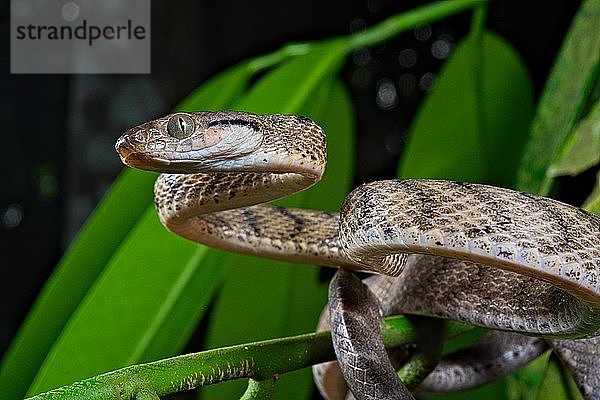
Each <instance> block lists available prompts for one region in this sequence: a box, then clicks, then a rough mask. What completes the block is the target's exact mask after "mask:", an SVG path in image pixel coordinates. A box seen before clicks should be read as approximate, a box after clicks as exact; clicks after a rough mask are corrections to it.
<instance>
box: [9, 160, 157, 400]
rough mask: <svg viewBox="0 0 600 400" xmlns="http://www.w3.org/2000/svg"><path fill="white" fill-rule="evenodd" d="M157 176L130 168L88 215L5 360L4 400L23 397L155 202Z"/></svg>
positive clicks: (38, 298)
mask: <svg viewBox="0 0 600 400" xmlns="http://www.w3.org/2000/svg"><path fill="white" fill-rule="evenodd" d="M154 177H155V175H153V174H147V173H143V172H140V171H134V170H126V171H124V172H123V173H122V174H121V175H120V176H119V178H118V179H117V180H116V181H115V183H114V184H113V186H112V188H111V189H110V191H109V193H108V194H107V196H106V197H105V198H104V200H103V201H102V202H101V203H100V204H99V205H98V206H97V207H96V210H95V211H94V212H93V213H92V215H91V216H90V217H89V218H88V220H87V222H86V224H85V225H84V227H83V228H82V229H81V231H80V232H79V234H78V235H77V237H76V238H75V240H74V241H73V243H72V245H71V247H69V249H68V251H67V252H66V253H65V255H64V256H63V258H62V260H61V261H60V263H59V264H58V265H57V267H56V269H55V271H54V272H53V273H52V276H51V277H50V278H49V280H48V282H47V283H46V285H45V287H44V288H43V290H42V291H41V293H40V294H39V295H38V297H37V299H36V301H35V304H34V305H33V307H32V309H31V311H30V312H29V314H28V315H27V318H26V319H25V321H24V322H23V325H22V326H21V328H20V329H19V332H18V334H17V336H16V337H15V339H14V340H13V342H12V344H11V346H10V348H9V349H8V350H7V352H6V354H5V356H4V357H3V359H2V364H1V365H0V393H2V397H3V398H4V399H7V400H8V399H21V398H23V396H24V395H25V392H26V391H27V388H28V386H29V384H30V383H31V381H32V380H33V378H34V376H35V374H36V372H37V371H38V369H39V367H40V365H41V364H42V362H43V361H44V358H45V357H46V355H47V354H48V351H49V350H50V348H51V347H52V345H53V343H54V341H55V340H56V339H57V338H58V336H59V335H60V333H61V331H62V329H63V327H64V325H65V323H66V321H67V320H68V319H69V317H70V316H71V314H72V313H73V311H74V310H75V308H76V307H77V305H78V304H79V302H80V301H81V299H82V298H83V297H84V296H85V293H86V292H87V291H88V289H89V288H90V287H91V286H92V284H93V282H94V281H95V279H96V278H97V277H98V275H99V274H100V272H101V271H102V269H103V268H104V265H105V264H106V263H107V262H108V260H109V259H110V257H111V256H112V254H113V253H114V251H115V249H116V248H117V247H118V246H119V244H120V242H121V241H122V240H123V238H124V237H126V235H127V234H128V233H129V230H130V229H131V227H132V226H133V225H134V224H135V221H136V220H137V219H138V218H139V217H140V216H141V215H142V214H143V212H144V210H145V209H146V207H147V206H148V205H149V204H150V203H151V202H152V182H153V181H154ZM65 383H66V382H65Z"/></svg>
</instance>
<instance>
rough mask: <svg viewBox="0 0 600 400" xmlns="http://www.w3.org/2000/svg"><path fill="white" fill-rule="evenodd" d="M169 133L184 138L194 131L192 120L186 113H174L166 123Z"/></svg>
mask: <svg viewBox="0 0 600 400" xmlns="http://www.w3.org/2000/svg"><path fill="white" fill-rule="evenodd" d="M167 131H168V132H169V135H171V136H173V137H174V138H177V139H185V138H186V137H188V136H191V134H192V133H194V120H193V119H192V118H191V117H190V116H189V115H186V114H175V115H173V116H172V117H171V118H170V119H169V122H168V123H167Z"/></svg>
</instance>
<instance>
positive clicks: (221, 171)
mask: <svg viewBox="0 0 600 400" xmlns="http://www.w3.org/2000/svg"><path fill="white" fill-rule="evenodd" d="M116 149H117V151H118V152H119V154H120V156H121V158H122V160H123V161H124V162H125V163H126V164H128V165H130V166H132V167H136V168H140V169H145V170H152V171H159V172H164V174H162V175H160V176H159V178H158V180H157V182H156V185H155V201H156V206H157V210H158V213H159V217H160V220H161V222H162V223H163V224H164V225H165V226H166V227H167V228H168V229H170V230H171V231H173V232H174V233H176V234H178V235H180V236H183V237H185V238H187V239H190V240H193V241H196V242H199V243H203V244H207V245H210V246H214V247H218V248H222V249H226V250H232V251H237V252H241V253H245V254H251V255H260V256H264V257H270V258H275V259H281V260H288V261H295V262H304V263H311V264H319V265H329V266H336V267H341V268H342V269H340V271H338V274H337V275H336V277H335V278H334V280H333V282H332V284H331V288H330V305H329V306H330V314H331V317H330V318H331V320H330V322H331V328H332V333H333V334H332V336H333V338H334V347H335V349H336V354H337V356H338V360H339V361H340V364H341V368H342V372H343V375H344V377H345V379H346V382H347V383H348V385H349V387H350V389H351V390H352V392H353V393H354V395H355V396H356V397H358V398H412V395H411V393H410V392H409V391H408V390H407V389H406V388H405V387H404V386H403V385H402V384H401V382H400V380H399V379H398V378H397V377H396V375H395V371H394V369H393V367H392V366H391V364H390V363H389V360H388V359H387V356H386V354H385V350H384V349H383V344H382V343H381V339H380V337H379V334H378V329H379V318H380V314H381V313H384V314H391V313H399V312H402V313H409V314H410V313H412V314H419V315H428V316H435V317H441V318H450V319H458V320H461V321H466V322H469V323H471V324H475V325H479V326H485V327H490V328H493V329H498V330H504V331H514V332H519V333H523V334H526V335H534V336H540V337H544V338H549V339H550V343H551V345H552V346H553V347H554V349H555V351H557V353H558V354H559V356H560V357H561V358H562V360H563V362H564V363H565V364H566V365H567V366H569V367H570V368H571V369H572V371H573V373H574V376H575V378H576V380H577V382H578V384H579V386H580V388H581V389H582V391H583V393H584V395H585V396H586V397H587V398H590V399H591V398H600V378H599V377H598V368H600V366H599V365H598V364H599V361H598V358H599V357H598V356H599V354H598V352H599V350H597V344H600V340H597V339H596V338H595V337H592V338H589V339H578V340H565V339H576V338H583V337H586V336H594V334H595V333H596V332H597V331H598V329H599V328H600V313H599V312H598V311H599V308H600V218H598V217H596V216H593V215H591V214H589V213H587V212H585V211H583V210H580V209H578V208H575V207H571V206H568V205H566V204H563V203H560V202H557V201H554V200H551V199H547V198H540V197H536V196H532V195H529V194H524V193H519V192H515V191H512V190H508V189H501V188H496V187H491V186H485V185H478V184H468V183H457V182H449V181H434V180H391V181H380V182H373V183H369V184H366V185H363V186H361V187H359V188H357V189H356V190H354V191H353V192H352V193H351V194H350V195H349V196H348V197H347V198H346V200H345V202H344V205H343V207H342V210H341V213H340V215H337V214H331V213H325V212H320V211H313V210H300V209H286V208H281V207H273V206H269V205H265V204H263V203H265V202H268V201H270V200H273V199H276V198H279V197H282V196H286V195H289V194H291V193H294V192H297V191H299V190H303V189H305V188H307V187H309V186H311V185H313V184H315V183H316V182H318V180H319V179H320V177H321V175H322V173H323V171H324V168H325V164H326V142H325V135H324V134H323V131H322V130H321V128H320V127H319V126H318V125H316V124H315V123H314V122H312V121H311V120H309V119H307V118H303V117H297V116H290V115H255V114H249V113H244V112H199V113H178V114H173V115H169V116H166V117H163V118H159V119H157V120H154V121H150V122H147V123H145V124H142V125H140V126H138V127H135V128H132V129H131V130H129V131H127V132H126V133H125V134H124V135H123V136H122V137H121V138H120V139H119V140H118V142H117V144H116ZM406 254H411V255H410V256H408V257H407V256H406ZM346 270H361V271H371V272H374V273H376V274H380V275H383V276H377V277H374V278H373V279H372V281H373V282H370V286H371V287H372V288H373V289H372V290H373V291H374V292H375V295H373V294H372V293H371V291H370V290H368V289H366V287H364V286H363V285H362V284H361V283H360V282H359V281H358V280H357V279H356V278H354V277H353V276H352V275H351V274H350V273H347V272H345V271H346ZM398 276H399V278H390V277H398ZM377 298H379V300H378V299H377ZM498 335H500V334H498ZM500 336H501V335H500ZM500 336H499V337H500ZM485 340H488V341H489V340H492V339H485ZM494 340H495V339H494ZM515 340H517V341H518V340H521V341H523V340H525V339H515ZM515 340H513V341H510V344H509V345H513V343H515ZM525 341H526V340H525ZM526 342H527V341H526ZM485 343H488V344H480V346H483V347H486V348H487V347H489V346H488V345H489V343H491V342H485ZM528 343H529V342H528ZM530 343H533V344H531V346H533V347H535V348H536V349H538V350H536V351H534V353H535V354H536V355H537V354H539V351H541V350H543V348H544V346H543V345H542V346H540V345H539V343H540V341H539V340H533V339H532V341H530ZM492 347H493V346H492ZM514 353H515V354H516V353H517V352H516V351H515V352H514ZM515 358H518V357H515ZM473 362H474V361H470V363H471V367H470V368H471V370H469V371H474V370H473V366H472V363H473ZM506 363H508V364H510V360H504V361H502V362H500V364H506ZM446 367H448V366H446ZM446 367H440V368H438V369H436V370H435V371H434V372H433V373H432V375H430V377H429V378H427V379H426V381H425V382H424V383H423V384H424V385H425V387H427V388H429V389H436V388H441V387H444V385H446V387H447V386H448V385H449V386H453V385H454V386H460V385H459V384H458V383H456V382H455V381H456V376H459V375H461V374H463V375H465V374H467V375H469V374H476V372H464V371H466V370H465V369H462V370H461V371H462V372H460V373H459V372H456V371H454V372H453V373H452V374H449V373H446V372H444V371H445V369H444V368H446ZM461 368H462V367H461ZM467 368H469V366H467ZM502 368H505V369H506V366H505V365H502V366H501V367H500V369H502ZM319 374H321V372H318V371H317V375H319ZM453 377H454V378H453ZM463 378H464V376H463ZM319 382H320V383H319V385H320V386H321V389H322V391H323V392H325V395H326V396H329V397H331V398H335V397H336V396H341V395H343V393H342V394H340V392H335V390H338V389H335V390H334V391H333V392H328V390H329V389H328V388H327V385H328V383H327V382H323V381H319ZM453 382H454V383H453ZM466 386H467V387H468V386H469V384H467V385H466Z"/></svg>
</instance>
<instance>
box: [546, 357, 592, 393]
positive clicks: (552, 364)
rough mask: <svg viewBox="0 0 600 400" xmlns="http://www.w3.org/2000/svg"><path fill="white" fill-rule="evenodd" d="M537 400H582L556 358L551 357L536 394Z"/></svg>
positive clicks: (568, 375)
mask: <svg viewBox="0 0 600 400" xmlns="http://www.w3.org/2000/svg"><path fill="white" fill-rule="evenodd" d="M535 398H536V399H538V400H544V399H552V400H563V399H564V400H583V397H582V396H581V393H580V392H579V390H578V389H577V387H576V385H575V383H574V382H573V379H572V378H571V376H570V374H569V373H568V372H567V371H566V370H565V368H564V367H563V365H562V364H561V363H560V361H559V360H558V358H557V357H555V356H551V357H550V359H549V362H548V366H547V367H546V371H545V374H544V378H543V380H542V383H541V385H540V387H539V391H538V393H537V397H535Z"/></svg>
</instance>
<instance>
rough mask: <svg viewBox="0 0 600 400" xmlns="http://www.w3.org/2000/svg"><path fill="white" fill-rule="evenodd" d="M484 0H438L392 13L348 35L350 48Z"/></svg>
mask: <svg viewBox="0 0 600 400" xmlns="http://www.w3.org/2000/svg"><path fill="white" fill-rule="evenodd" d="M486 3H487V1H486V0H454V1H438V2H435V3H431V4H428V5H425V6H423V7H419V8H415V9H413V10H410V11H406V12H403V13H401V14H397V15H394V16H392V17H390V18H388V19H386V20H384V21H383V22H380V23H379V24H377V25H374V26H373V27H371V28H368V29H366V30H365V31H362V32H360V33H357V34H355V35H353V36H351V37H350V41H349V43H348V45H349V48H350V50H356V49H359V48H361V47H367V46H373V45H376V44H379V43H381V42H384V41H386V40H388V39H389V38H391V37H393V36H396V35H398V34H399V33H401V32H405V31H407V30H409V29H413V28H416V27H418V26H419V25H423V24H427V23H432V22H435V21H437V20H440V19H442V18H446V17H449V16H451V15H454V14H457V13H459V12H462V11H464V10H467V9H470V8H473V7H476V6H480V5H482V4H486Z"/></svg>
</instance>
